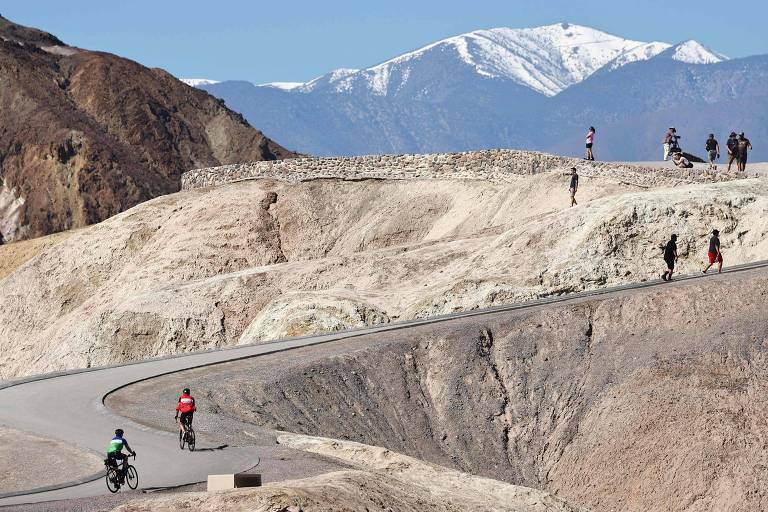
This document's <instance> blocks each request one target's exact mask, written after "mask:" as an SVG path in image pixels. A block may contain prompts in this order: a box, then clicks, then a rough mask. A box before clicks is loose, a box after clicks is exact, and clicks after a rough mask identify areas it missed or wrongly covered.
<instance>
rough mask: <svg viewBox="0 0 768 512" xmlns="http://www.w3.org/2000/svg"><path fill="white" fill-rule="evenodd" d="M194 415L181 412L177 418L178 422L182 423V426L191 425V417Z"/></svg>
mask: <svg viewBox="0 0 768 512" xmlns="http://www.w3.org/2000/svg"><path fill="white" fill-rule="evenodd" d="M194 414H195V413H193V412H183V413H181V415H180V416H179V420H180V421H181V422H182V423H183V424H184V425H191V424H192V416H193V415H194Z"/></svg>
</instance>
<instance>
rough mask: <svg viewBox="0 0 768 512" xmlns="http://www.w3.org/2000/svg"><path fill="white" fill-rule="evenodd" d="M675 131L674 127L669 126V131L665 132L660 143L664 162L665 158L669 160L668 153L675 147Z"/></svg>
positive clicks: (676, 137)
mask: <svg viewBox="0 0 768 512" xmlns="http://www.w3.org/2000/svg"><path fill="white" fill-rule="evenodd" d="M678 138H679V137H678V135H677V130H675V127H674V126H670V127H669V130H667V133H666V135H664V140H663V141H662V143H663V144H664V161H665V162H666V161H667V158H669V155H670V153H671V152H672V149H673V148H674V147H676V146H677V139H678Z"/></svg>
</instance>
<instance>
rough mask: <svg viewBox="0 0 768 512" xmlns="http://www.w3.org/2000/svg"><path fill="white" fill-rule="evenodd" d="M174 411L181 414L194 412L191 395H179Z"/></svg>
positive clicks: (193, 400) (193, 401)
mask: <svg viewBox="0 0 768 512" xmlns="http://www.w3.org/2000/svg"><path fill="white" fill-rule="evenodd" d="M176 410H177V411H178V412H181V413H187V412H195V411H196V410H197V408H195V399H194V398H193V397H192V396H191V395H181V396H180V397H179V404H178V405H177V406H176Z"/></svg>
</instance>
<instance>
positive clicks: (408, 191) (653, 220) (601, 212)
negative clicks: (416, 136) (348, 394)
mask: <svg viewBox="0 0 768 512" xmlns="http://www.w3.org/2000/svg"><path fill="white" fill-rule="evenodd" d="M562 172H563V169H552V170H551V171H550V172H547V173H542V174H536V175H529V176H516V177H512V178H510V179H511V181H508V182H506V183H494V182H489V181H481V180H451V179H448V178H446V179H438V180H418V179H412V180H368V181H344V180H339V179H324V180H309V181H304V182H301V183H296V184H291V183H286V182H281V181H274V180H257V181H247V182H242V183H236V184H231V185H226V186H221V187H215V188H210V189H199V190H193V191H189V192H182V193H178V194H172V195H169V196H165V197H161V198H157V199H155V200H152V201H149V202H147V203H144V204H141V205H139V206H137V207H135V208H133V209H131V210H129V211H127V212H125V213H123V214H120V215H117V216H115V217H114V218H111V219H109V220H107V221H105V222H102V223H100V224H98V225H95V226H92V227H89V228H87V229H83V230H80V231H78V232H76V233H73V234H71V236H69V237H68V238H66V239H64V240H62V241H60V242H58V243H55V244H54V245H51V246H45V247H43V248H42V250H41V251H40V252H39V253H38V254H37V255H36V256H35V257H34V258H32V259H31V260H29V261H28V262H26V263H25V264H23V265H22V266H20V267H19V268H18V269H16V270H15V271H14V272H12V273H11V274H10V275H7V276H6V277H5V278H4V279H3V280H2V281H0V349H2V350H3V352H4V355H5V358H4V359H3V362H2V363H0V377H1V378H11V377H16V376H20V375H28V374H32V373H39V372H45V371H53V370H59V369H63V368H74V367H85V366H95V365H103V364H109V363H115V362H122V361H130V360H136V359H142V358H146V357H151V356H156V355H164V354H173V353H179V352H185V351H192V350H199V349H204V348H211V347H219V346H225V345H234V344H238V343H254V342H256V343H257V342H260V341H265V340H268V339H273V338H278V337H282V336H292V335H301V334H308V333H313V332H319V331H325V330H335V329H342V328H348V327H355V326H362V325H370V324H376V323H380V322H388V321H392V320H394V319H405V318H419V317H426V316H430V315H435V314H440V313H447V312H451V311H458V310H466V309H472V308H477V307H482V306H489V305H493V304H501V303H508V302H515V301H523V300H528V299H531V298H535V297H539V296H543V295H551V294H562V293H568V292H573V291H578V290H583V289H589V288H594V287H598V286H604V285H610V284H619V283H625V282H633V281H641V280H644V279H649V278H655V277H656V276H657V275H658V274H659V273H660V266H661V259H660V256H661V250H660V249H659V245H660V244H662V243H663V242H665V240H666V239H667V238H668V236H669V233H671V232H677V233H678V234H679V235H680V240H679V246H680V252H681V256H682V259H681V262H680V269H681V271H683V272H691V271H696V270H698V269H699V268H700V266H701V265H702V261H703V258H704V257H705V251H706V248H705V244H706V242H707V236H708V233H709V231H710V230H711V228H713V227H718V228H719V229H720V230H721V232H722V238H723V243H724V251H725V254H726V258H727V262H728V264H734V263H738V262H746V261H754V260H759V259H765V258H766V255H767V254H768V245H767V244H768V242H766V237H765V235H766V231H768V225H767V223H766V220H765V219H766V215H765V212H766V209H767V208H768V199H767V198H768V185H767V184H766V182H765V181H763V180H760V179H752V180H737V181H731V182H725V183H714V184H698V185H688V186H680V187H672V188H659V189H653V188H651V189H645V188H639V187H634V186H632V185H627V184H624V183H621V182H620V181H617V180H616V179H614V178H611V179H602V178H600V177H596V178H591V179H584V180H583V182H582V189H581V191H580V193H579V199H580V201H581V203H580V205H579V206H578V207H576V208H571V209H569V208H567V207H565V206H566V205H567V203H568V198H567V190H566V186H567V183H566V180H567V179H566V178H564V177H563V176H562V175H561V174H562ZM3 250H7V248H3Z"/></svg>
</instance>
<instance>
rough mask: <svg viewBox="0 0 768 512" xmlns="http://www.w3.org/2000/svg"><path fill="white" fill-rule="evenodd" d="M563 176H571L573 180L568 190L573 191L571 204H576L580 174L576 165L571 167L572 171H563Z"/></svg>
mask: <svg viewBox="0 0 768 512" xmlns="http://www.w3.org/2000/svg"><path fill="white" fill-rule="evenodd" d="M563 176H570V177H571V182H570V185H569V186H568V191H569V192H570V193H571V206H576V205H577V204H578V203H577V202H576V191H577V190H579V175H578V174H577V172H576V168H575V167H571V172H570V173H568V172H566V173H563Z"/></svg>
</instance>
